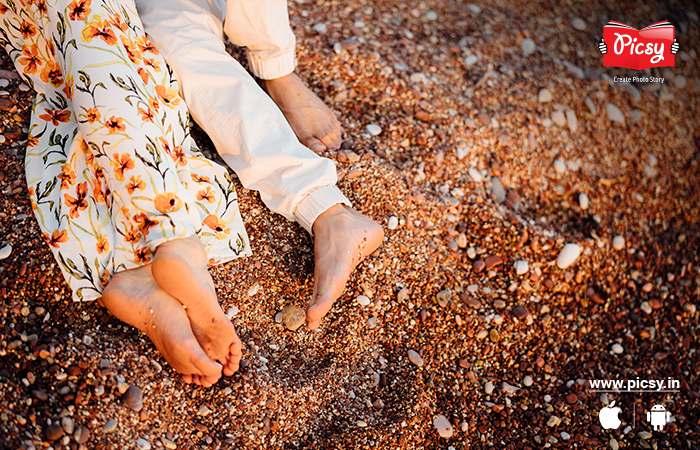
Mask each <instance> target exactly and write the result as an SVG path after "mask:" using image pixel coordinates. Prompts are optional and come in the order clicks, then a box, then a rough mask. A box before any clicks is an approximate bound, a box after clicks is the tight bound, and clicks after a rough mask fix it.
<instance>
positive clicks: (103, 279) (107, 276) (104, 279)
mask: <svg viewBox="0 0 700 450" xmlns="http://www.w3.org/2000/svg"><path fill="white" fill-rule="evenodd" d="M110 277H111V275H110V274H109V270H107V269H105V271H104V273H103V274H102V276H101V277H100V284H101V285H102V286H107V285H108V284H109V279H110Z"/></svg>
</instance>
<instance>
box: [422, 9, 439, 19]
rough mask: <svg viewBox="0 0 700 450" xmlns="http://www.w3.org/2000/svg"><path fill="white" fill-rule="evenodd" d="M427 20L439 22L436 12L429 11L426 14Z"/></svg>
mask: <svg viewBox="0 0 700 450" xmlns="http://www.w3.org/2000/svg"><path fill="white" fill-rule="evenodd" d="M425 18H426V19H428V20H437V18H438V15H437V13H436V12H435V11H428V12H427V13H425Z"/></svg>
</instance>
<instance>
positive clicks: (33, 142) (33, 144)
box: [27, 134, 39, 147]
mask: <svg viewBox="0 0 700 450" xmlns="http://www.w3.org/2000/svg"><path fill="white" fill-rule="evenodd" d="M37 145H39V139H37V138H36V137H34V136H32V135H31V134H30V135H28V136H27V147H36V146H37Z"/></svg>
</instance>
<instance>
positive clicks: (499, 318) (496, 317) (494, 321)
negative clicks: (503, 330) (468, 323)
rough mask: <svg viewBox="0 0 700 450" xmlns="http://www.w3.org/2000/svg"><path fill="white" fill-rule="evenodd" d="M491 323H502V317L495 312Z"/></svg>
mask: <svg viewBox="0 0 700 450" xmlns="http://www.w3.org/2000/svg"><path fill="white" fill-rule="evenodd" d="M493 323H495V324H496V325H500V324H502V323H503V317H502V316H500V315H499V314H496V315H495V316H493Z"/></svg>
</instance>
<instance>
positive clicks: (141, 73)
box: [136, 67, 148, 84]
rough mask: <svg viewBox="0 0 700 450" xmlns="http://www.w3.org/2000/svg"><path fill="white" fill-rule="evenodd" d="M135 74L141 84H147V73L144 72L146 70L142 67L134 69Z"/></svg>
mask: <svg viewBox="0 0 700 450" xmlns="http://www.w3.org/2000/svg"><path fill="white" fill-rule="evenodd" d="M136 73H138V74H139V76H140V77H141V81H143V84H148V72H146V69H144V68H143V67H139V68H138V69H136Z"/></svg>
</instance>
